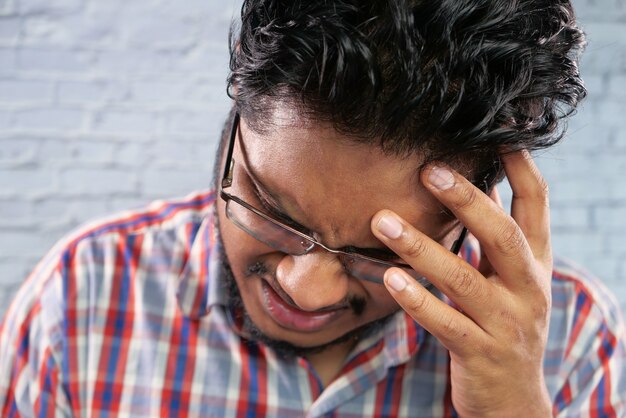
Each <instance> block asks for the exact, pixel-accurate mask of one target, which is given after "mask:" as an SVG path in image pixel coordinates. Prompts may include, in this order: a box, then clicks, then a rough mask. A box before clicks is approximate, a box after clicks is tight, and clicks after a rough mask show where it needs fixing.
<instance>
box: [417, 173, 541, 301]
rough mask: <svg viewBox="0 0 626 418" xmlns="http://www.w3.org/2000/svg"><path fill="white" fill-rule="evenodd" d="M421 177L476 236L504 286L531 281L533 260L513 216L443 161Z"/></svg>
mask: <svg viewBox="0 0 626 418" xmlns="http://www.w3.org/2000/svg"><path fill="white" fill-rule="evenodd" d="M422 181H423V182H424V185H425V186H426V187H427V188H428V189H429V190H430V191H431V193H432V194H433V195H434V196H435V197H436V198H437V199H439V201H441V203H442V204H444V205H445V206H446V207H448V208H449V209H450V210H451V211H452V212H453V213H454V214H455V216H456V217H457V218H458V219H459V220H460V221H461V222H462V223H463V224H464V225H465V226H466V227H467V228H468V229H469V231H470V232H471V233H472V234H473V235H474V236H475V237H476V238H477V239H478V241H479V242H480V244H481V250H482V251H483V253H484V254H486V255H487V257H488V258H489V261H490V263H491V265H492V266H493V268H494V269H495V271H497V272H498V275H499V276H500V277H501V278H503V279H504V280H503V282H504V283H505V284H506V285H507V286H508V287H510V288H513V289H518V290H520V288H523V287H526V286H527V285H528V283H530V282H533V281H535V278H534V276H535V275H536V269H535V267H536V266H535V264H536V263H535V259H534V254H533V253H532V251H531V248H530V245H529V243H528V242H527V241H526V237H525V236H524V233H523V231H522V230H521V228H520V227H519V226H518V225H517V223H516V222H515V220H514V219H513V218H512V217H511V216H509V215H508V214H507V213H506V212H505V211H504V210H503V209H502V208H501V207H499V206H498V204H497V203H496V202H494V201H493V200H492V199H490V198H489V196H487V195H486V194H485V193H483V192H482V191H481V190H480V189H478V188H477V187H476V186H474V185H473V184H472V183H471V182H469V181H468V180H467V179H465V178H464V177H463V176H462V175H460V174H458V173H457V172H455V171H454V170H452V169H450V168H448V167H445V166H443V165H439V166H432V167H430V168H428V169H426V170H424V172H423V173H422ZM529 290H530V289H529Z"/></svg>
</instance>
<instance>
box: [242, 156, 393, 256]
mask: <svg viewBox="0 0 626 418" xmlns="http://www.w3.org/2000/svg"><path fill="white" fill-rule="evenodd" d="M247 171H248V175H249V177H250V179H251V180H252V184H253V186H254V187H255V188H256V189H257V191H259V192H260V193H258V195H259V197H260V198H261V200H263V201H264V202H261V203H263V204H264V206H267V207H268V209H269V210H270V211H271V212H274V215H275V216H276V217H278V218H282V219H281V222H283V223H285V224H286V225H289V226H290V227H292V228H294V229H296V230H299V231H300V232H302V233H305V232H304V231H311V228H308V227H306V226H305V225H302V224H301V223H299V222H297V221H295V220H293V218H291V216H289V215H288V214H287V211H286V210H285V208H284V207H283V206H282V205H281V204H280V203H279V200H278V199H277V198H276V197H275V196H274V194H273V193H272V192H270V191H269V189H268V187H267V186H265V185H264V184H263V182H262V181H261V180H260V179H259V178H258V176H257V175H256V174H255V173H254V171H253V170H252V169H251V168H250V167H249V166H248V170H247ZM306 235H309V234H306ZM333 249H335V250H339V251H344V252H347V253H354V254H361V255H365V256H369V257H375V258H380V259H382V260H385V259H386V260H393V259H399V258H400V256H398V255H397V254H396V253H394V252H393V251H391V250H390V249H388V248H386V247H383V248H370V247H367V248H363V247H355V246H353V245H346V246H343V247H340V248H333Z"/></svg>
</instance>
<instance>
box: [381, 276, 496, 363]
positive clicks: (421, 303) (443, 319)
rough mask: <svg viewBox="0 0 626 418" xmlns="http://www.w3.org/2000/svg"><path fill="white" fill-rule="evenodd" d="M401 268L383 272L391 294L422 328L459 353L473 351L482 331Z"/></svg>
mask: <svg viewBox="0 0 626 418" xmlns="http://www.w3.org/2000/svg"><path fill="white" fill-rule="evenodd" d="M411 279H412V278H411V276H409V275H408V274H406V272H404V271H402V270H401V269H397V268H391V269H389V270H387V272H386V273H385V286H386V287H387V289H388V290H389V293H390V294H391V296H393V297H394V299H395V300H396V301H397V302H398V304H400V306H401V307H402V309H404V310H405V311H406V312H407V313H408V314H409V315H411V317H412V318H413V319H415V320H416V321H417V322H418V323H419V324H420V325H421V326H422V327H424V329H426V330H427V331H428V332H430V333H431V334H432V335H434V336H435V337H436V338H437V339H438V340H439V341H441V343H442V344H443V345H444V346H445V347H446V348H447V349H448V350H450V351H451V352H454V353H455V354H457V355H459V356H463V355H465V354H468V353H469V352H470V350H475V347H476V346H477V345H478V344H479V342H480V340H481V339H483V338H485V336H486V335H485V332H484V331H483V330H482V329H481V328H480V327H479V326H478V325H477V324H476V323H474V322H473V321H472V320H471V319H470V318H468V317H467V316H465V315H463V314H462V313H461V312H459V311H457V310H455V309H454V308H452V307H451V306H448V305H447V304H446V303H444V302H443V301H441V300H440V299H438V298H437V297H436V296H435V295H433V294H432V293H431V292H429V291H428V290H427V289H425V288H424V287H423V286H421V285H420V284H419V283H417V282H416V281H414V280H411Z"/></svg>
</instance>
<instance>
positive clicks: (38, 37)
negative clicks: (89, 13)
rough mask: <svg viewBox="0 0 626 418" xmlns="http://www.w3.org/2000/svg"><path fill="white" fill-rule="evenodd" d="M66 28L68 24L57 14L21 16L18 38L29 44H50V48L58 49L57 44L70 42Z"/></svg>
mask: <svg viewBox="0 0 626 418" xmlns="http://www.w3.org/2000/svg"><path fill="white" fill-rule="evenodd" d="M67 29H68V26H67V25H64V24H63V22H61V21H60V20H59V18H58V17H57V16H55V17H52V16H49V15H39V14H36V15H29V16H25V17H24V18H23V24H22V30H21V33H20V39H21V41H22V42H24V43H28V44H30V45H37V46H42V45H50V47H51V48H53V49H58V48H59V46H58V45H68V44H71V39H70V38H69V36H68V33H67Z"/></svg>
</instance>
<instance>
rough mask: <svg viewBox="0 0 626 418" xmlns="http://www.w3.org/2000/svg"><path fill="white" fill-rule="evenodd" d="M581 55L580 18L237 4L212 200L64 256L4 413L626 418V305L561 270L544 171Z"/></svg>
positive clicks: (7, 375)
mask: <svg viewBox="0 0 626 418" xmlns="http://www.w3.org/2000/svg"><path fill="white" fill-rule="evenodd" d="M582 44H583V36H582V33H581V32H580V30H579V29H578V28H577V27H576V25H575V22H574V18H573V12H572V9H571V6H570V4H569V2H568V1H552V2H546V1H524V2H521V1H519V2H518V1H496V0H492V1H479V0H462V1H461V0H455V1H446V0H439V1H431V2H422V1H418V0H406V1H370V2H363V1H350V0H335V1H330V0H328V1H316V2H311V1H302V2H300V1H290V2H286V1H285V2H283V1H279V0H247V1H245V2H244V5H243V9H242V24H241V30H240V33H239V34H237V35H235V36H233V38H232V40H231V76H230V78H229V87H230V90H229V92H230V95H231V97H232V98H233V99H234V106H233V112H232V113H231V115H230V117H229V119H228V121H227V125H226V129H225V130H224V135H223V138H222V142H221V147H220V150H219V151H218V153H217V162H216V173H217V174H216V179H215V180H216V184H215V188H216V190H215V191H210V192H198V193H195V194H192V195H190V196H189V197H188V198H185V199H182V200H176V201H171V202H159V203H155V204H154V205H152V206H150V207H149V208H147V209H146V210H144V211H138V212H132V213H127V214H123V215H121V216H118V217H115V218H112V219H109V220H105V221H102V222H99V223H97V224H95V225H91V226H88V227H86V228H84V229H82V230H81V231H79V232H78V233H76V234H74V235H73V236H71V237H69V238H67V239H66V240H64V241H63V242H62V243H60V244H59V245H58V246H57V247H55V249H53V250H52V251H51V253H50V254H49V255H48V256H47V257H46V258H45V259H44V260H43V261H42V262H41V263H40V264H39V265H38V267H37V268H36V270H35V271H34V273H33V274H32V276H31V277H30V278H29V280H28V281H27V283H25V285H24V286H23V288H22V290H21V292H20V293H19V295H18V296H17V297H16V300H15V302H14V303H13V305H12V307H11V308H10V309H9V312H8V313H7V317H6V319H5V321H4V323H3V326H2V330H1V334H0V350H1V351H0V408H2V416H9V417H12V416H31V415H35V414H36V415H59V416H87V415H90V416H92V415H93V416H100V415H118V414H119V415H126V416H179V415H181V416H187V415H189V416H280V417H283V416H342V417H350V416H393V417H395V416H411V417H433V416H447V417H449V416H461V417H490V416H495V417H520V416H530V417H546V416H552V415H554V416H603V417H618V416H624V414H626V409H625V405H624V401H625V400H626V376H625V373H624V367H625V366H624V354H625V345H624V344H625V341H624V328H623V323H622V320H621V318H620V315H619V311H618V310H617V308H616V307H615V304H613V303H612V302H611V298H610V297H608V296H607V295H606V293H605V292H606V291H605V290H604V287H602V285H601V284H599V283H597V282H596V281H595V280H594V279H592V278H589V277H587V276H585V275H584V274H582V273H581V272H579V271H577V270H576V269H574V268H573V267H571V266H569V265H566V264H564V263H562V262H560V261H556V262H554V263H553V259H552V255H551V249H550V237H549V216H548V200H547V188H546V186H545V183H544V181H543V180H542V178H541V175H540V174H539V172H538V170H537V169H536V167H535V165H534V164H533V162H532V159H531V157H530V154H529V151H532V150H536V149H540V148H544V147H547V146H549V145H552V144H553V143H554V142H556V141H557V140H558V139H559V138H560V136H561V135H562V128H561V124H560V121H561V120H562V119H563V117H565V116H567V115H568V114H569V113H571V111H573V109H574V108H575V106H576V104H577V103H578V101H579V100H580V99H582V98H583V96H584V94H585V90H584V87H583V84H582V81H581V80H580V77H579V74H578V71H577V65H576V58H577V53H578V52H579V50H580V48H581V47H582ZM503 175H506V176H507V177H508V180H509V183H510V184H511V187H512V189H513V195H514V198H513V203H512V209H511V215H508V214H507V213H506V211H504V210H503V209H502V208H501V206H500V205H499V203H498V198H497V192H496V191H495V189H494V185H495V183H497V181H498V180H500V179H501V178H502V176H503ZM467 231H469V232H470V234H467ZM459 255H460V256H459Z"/></svg>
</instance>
